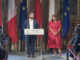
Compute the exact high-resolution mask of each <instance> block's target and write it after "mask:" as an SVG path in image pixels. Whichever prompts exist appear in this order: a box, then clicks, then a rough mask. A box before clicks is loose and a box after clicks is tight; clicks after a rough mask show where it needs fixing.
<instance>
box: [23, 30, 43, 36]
mask: <svg viewBox="0 0 80 60" xmlns="http://www.w3.org/2000/svg"><path fill="white" fill-rule="evenodd" d="M24 35H44V29H24Z"/></svg>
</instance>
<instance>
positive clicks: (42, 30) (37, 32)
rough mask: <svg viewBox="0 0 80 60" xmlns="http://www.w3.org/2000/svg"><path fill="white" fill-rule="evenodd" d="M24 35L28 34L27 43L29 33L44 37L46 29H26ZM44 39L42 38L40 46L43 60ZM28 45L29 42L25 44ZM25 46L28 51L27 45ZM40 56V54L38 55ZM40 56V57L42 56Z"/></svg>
mask: <svg viewBox="0 0 80 60" xmlns="http://www.w3.org/2000/svg"><path fill="white" fill-rule="evenodd" d="M24 35H25V36H26V37H25V38H26V43H27V35H41V39H42V35H44V29H24ZM41 41H42V40H40V42H39V43H40V46H39V49H40V52H39V53H40V56H41V58H40V59H41V60H42V42H41ZM25 45H26V46H27V44H25ZM26 46H25V48H26V50H25V51H27V47H26ZM37 56H38V55H37ZM40 56H39V57H40Z"/></svg>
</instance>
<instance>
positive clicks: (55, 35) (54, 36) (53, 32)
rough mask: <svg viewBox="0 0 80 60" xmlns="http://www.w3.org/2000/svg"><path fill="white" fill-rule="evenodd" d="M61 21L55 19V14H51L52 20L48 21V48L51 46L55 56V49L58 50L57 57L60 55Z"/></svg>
mask: <svg viewBox="0 0 80 60" xmlns="http://www.w3.org/2000/svg"><path fill="white" fill-rule="evenodd" d="M60 30H61V22H60V20H57V16H56V15H53V16H52V20H50V22H49V32H48V48H53V49H54V50H53V51H54V54H53V55H54V56H56V49H58V51H59V57H62V56H61V48H62V42H61V34H60Z"/></svg>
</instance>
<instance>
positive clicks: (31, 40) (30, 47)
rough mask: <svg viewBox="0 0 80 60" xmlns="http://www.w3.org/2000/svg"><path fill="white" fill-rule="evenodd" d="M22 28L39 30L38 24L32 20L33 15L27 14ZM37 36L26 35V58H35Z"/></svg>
mask: <svg viewBox="0 0 80 60" xmlns="http://www.w3.org/2000/svg"><path fill="white" fill-rule="evenodd" d="M24 28H27V29H39V28H40V27H39V24H38V22H37V20H35V19H34V13H30V14H29V18H28V19H27V20H25V21H24ZM36 40H37V36H36V35H27V54H28V56H27V57H31V55H32V57H35V44H36Z"/></svg>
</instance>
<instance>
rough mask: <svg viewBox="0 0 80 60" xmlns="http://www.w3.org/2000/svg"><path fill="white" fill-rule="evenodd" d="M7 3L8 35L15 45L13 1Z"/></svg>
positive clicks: (15, 27) (14, 9)
mask: <svg viewBox="0 0 80 60" xmlns="http://www.w3.org/2000/svg"><path fill="white" fill-rule="evenodd" d="M8 2H9V3H8V35H9V37H10V38H11V39H12V41H13V43H14V44H15V43H17V41H18V34H17V21H16V6H15V0H8Z"/></svg>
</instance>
